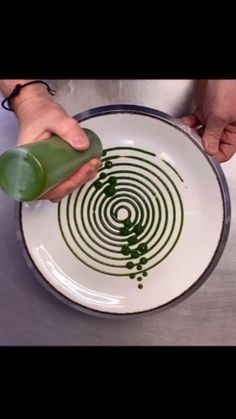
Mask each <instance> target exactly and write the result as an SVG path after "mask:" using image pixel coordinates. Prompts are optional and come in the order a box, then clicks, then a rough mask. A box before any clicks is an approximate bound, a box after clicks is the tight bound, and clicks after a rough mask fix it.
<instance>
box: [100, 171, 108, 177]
mask: <svg viewBox="0 0 236 419" xmlns="http://www.w3.org/2000/svg"><path fill="white" fill-rule="evenodd" d="M106 176H107V174H106V173H104V172H103V173H101V174H100V176H99V177H100V179H105V177H106Z"/></svg>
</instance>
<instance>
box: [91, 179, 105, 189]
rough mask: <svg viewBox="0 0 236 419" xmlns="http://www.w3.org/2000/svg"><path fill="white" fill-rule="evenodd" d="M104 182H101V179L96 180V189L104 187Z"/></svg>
mask: <svg viewBox="0 0 236 419" xmlns="http://www.w3.org/2000/svg"><path fill="white" fill-rule="evenodd" d="M102 185H103V184H102V182H100V180H96V181H95V182H94V184H93V186H94V187H95V189H101V187H102Z"/></svg>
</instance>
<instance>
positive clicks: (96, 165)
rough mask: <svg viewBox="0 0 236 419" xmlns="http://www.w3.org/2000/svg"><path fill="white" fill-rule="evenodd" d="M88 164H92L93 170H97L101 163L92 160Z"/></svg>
mask: <svg viewBox="0 0 236 419" xmlns="http://www.w3.org/2000/svg"><path fill="white" fill-rule="evenodd" d="M89 163H90V164H92V165H93V166H94V167H95V169H99V167H100V166H101V161H100V160H98V159H92V160H90V162H89Z"/></svg>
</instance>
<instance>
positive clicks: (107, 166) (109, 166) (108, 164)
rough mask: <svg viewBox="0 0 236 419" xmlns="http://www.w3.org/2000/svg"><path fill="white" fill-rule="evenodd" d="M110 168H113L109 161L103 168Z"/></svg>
mask: <svg viewBox="0 0 236 419" xmlns="http://www.w3.org/2000/svg"><path fill="white" fill-rule="evenodd" d="M112 166H113V165H112V162H111V161H110V160H108V161H106V163H105V167H106V168H107V169H110V168H111V167H112Z"/></svg>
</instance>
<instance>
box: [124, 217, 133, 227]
mask: <svg viewBox="0 0 236 419" xmlns="http://www.w3.org/2000/svg"><path fill="white" fill-rule="evenodd" d="M123 224H124V226H125V227H130V226H131V224H132V223H131V219H130V218H126V219H125V220H124V221H123Z"/></svg>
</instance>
